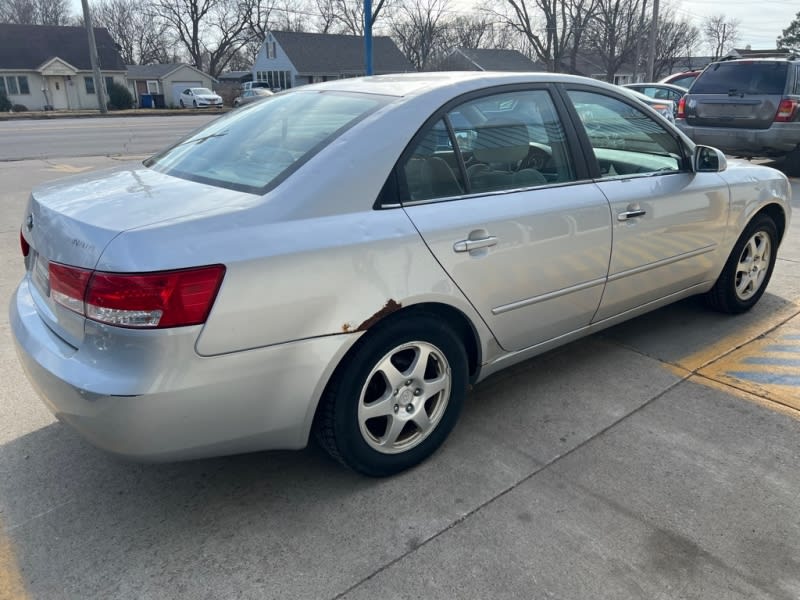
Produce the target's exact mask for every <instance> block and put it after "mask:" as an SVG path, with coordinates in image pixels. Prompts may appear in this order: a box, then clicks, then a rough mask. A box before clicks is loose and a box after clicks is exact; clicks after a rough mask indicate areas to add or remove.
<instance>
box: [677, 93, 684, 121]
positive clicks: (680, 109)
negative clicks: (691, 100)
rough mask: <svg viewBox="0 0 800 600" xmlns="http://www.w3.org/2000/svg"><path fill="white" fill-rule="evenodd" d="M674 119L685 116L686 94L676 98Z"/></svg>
mask: <svg viewBox="0 0 800 600" xmlns="http://www.w3.org/2000/svg"><path fill="white" fill-rule="evenodd" d="M675 118H676V119H685V118H686V96H684V97H683V98H681V99H680V100H678V114H677V115H675Z"/></svg>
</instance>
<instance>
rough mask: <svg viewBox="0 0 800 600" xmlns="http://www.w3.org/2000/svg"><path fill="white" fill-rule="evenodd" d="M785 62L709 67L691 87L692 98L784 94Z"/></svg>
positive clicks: (723, 64)
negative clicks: (699, 95) (714, 95)
mask: <svg viewBox="0 0 800 600" xmlns="http://www.w3.org/2000/svg"><path fill="white" fill-rule="evenodd" d="M788 66H789V65H788V64H787V63H785V62H780V63H779V62H727V63H726V62H722V63H716V64H713V65H711V66H709V67H708V68H707V69H706V70H705V71H703V72H702V73H701V74H700V77H698V78H697V80H696V81H695V82H694V85H692V93H693V94H733V95H736V94H769V95H781V94H783V90H784V87H785V85H786V72H787V69H788Z"/></svg>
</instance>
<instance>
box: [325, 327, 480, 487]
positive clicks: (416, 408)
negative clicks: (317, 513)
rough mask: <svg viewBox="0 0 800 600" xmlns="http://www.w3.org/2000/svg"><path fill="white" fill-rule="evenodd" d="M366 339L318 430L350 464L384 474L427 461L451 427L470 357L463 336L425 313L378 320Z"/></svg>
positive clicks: (330, 397) (329, 395)
mask: <svg viewBox="0 0 800 600" xmlns="http://www.w3.org/2000/svg"><path fill="white" fill-rule="evenodd" d="M362 341H363V343H361V345H360V347H358V349H357V350H356V352H355V354H353V355H352V356H351V357H350V358H349V359H348V361H347V362H346V363H345V364H343V365H341V366H340V367H339V369H337V372H336V374H335V375H334V377H333V379H332V380H331V382H330V383H329V385H328V388H327V389H326V391H325V394H324V395H323V398H322V399H321V400H320V407H319V410H318V413H317V419H316V422H315V432H316V436H317V439H318V440H319V442H320V444H321V445H322V447H323V448H325V450H326V451H327V452H328V453H329V454H330V455H331V456H332V457H333V458H335V459H337V460H338V461H339V462H341V463H342V464H344V465H345V466H347V467H350V468H351V469H353V470H354V471H357V472H359V473H362V474H364V475H369V476H371V477H383V476H387V475H393V474H395V473H398V472H400V471H403V470H405V469H408V468H409V467H412V466H414V465H416V464H418V463H420V462H422V461H423V460H425V459H426V458H427V457H428V456H430V455H431V454H432V453H433V452H434V451H435V450H436V449H437V448H438V447H439V446H440V445H441V444H442V442H444V440H445V438H446V437H447V436H448V434H449V433H450V431H451V430H452V429H453V426H454V425H455V423H456V421H457V420H458V415H459V413H460V412H461V405H462V403H463V400H464V396H465V395H466V389H467V378H468V375H467V355H466V351H465V350H464V344H463V342H462V340H461V339H460V338H459V337H458V335H456V334H455V333H454V332H453V330H452V329H451V328H450V327H449V326H448V325H447V324H446V323H443V322H442V320H441V319H440V318H437V317H434V316H432V315H427V314H416V315H409V316H407V317H401V318H398V319H396V320H393V321H391V322H390V323H388V324H386V325H378V326H376V327H375V328H373V330H371V331H370V332H369V333H368V334H367V335H366V337H365V338H364V339H363V340H362Z"/></svg>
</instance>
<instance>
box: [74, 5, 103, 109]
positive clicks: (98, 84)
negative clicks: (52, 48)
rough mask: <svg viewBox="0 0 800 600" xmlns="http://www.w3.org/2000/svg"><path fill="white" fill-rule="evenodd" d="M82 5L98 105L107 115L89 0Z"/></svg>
mask: <svg viewBox="0 0 800 600" xmlns="http://www.w3.org/2000/svg"><path fill="white" fill-rule="evenodd" d="M81 4H82V5H83V22H84V24H85V25H86V32H87V34H88V35H89V60H91V62H92V72H93V74H94V93H95V94H97V105H98V106H99V108H100V112H101V113H102V114H106V113H107V112H108V107H106V93H105V88H104V87H103V76H102V75H101V74H100V65H99V64H98V60H97V42H96V41H95V39H94V29H93V28H92V16H91V15H90V14H89V0H81Z"/></svg>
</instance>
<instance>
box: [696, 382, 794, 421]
mask: <svg viewBox="0 0 800 600" xmlns="http://www.w3.org/2000/svg"><path fill="white" fill-rule="evenodd" d="M687 381H691V382H693V383H700V384H702V385H705V386H707V387H710V388H714V389H715V390H719V391H721V392H725V393H726V394H731V395H733V396H736V397H737V398H741V399H742V400H747V401H748V402H753V403H754V404H758V405H760V406H763V407H765V408H768V409H770V410H773V411H775V412H778V413H781V414H784V415H787V416H789V417H792V418H794V419H797V420H798V421H800V410H797V409H796V408H792V407H791V406H786V405H784V404H780V403H775V402H771V401H769V400H764V398H761V397H760V396H757V395H756V394H751V393H750V392H747V391H745V390H741V389H739V388H737V387H734V386H732V385H729V384H727V383H722V382H720V381H715V380H714V379H708V378H707V377H703V376H702V375H692V376H691V377H690V378H689V379H688V380H687Z"/></svg>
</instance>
